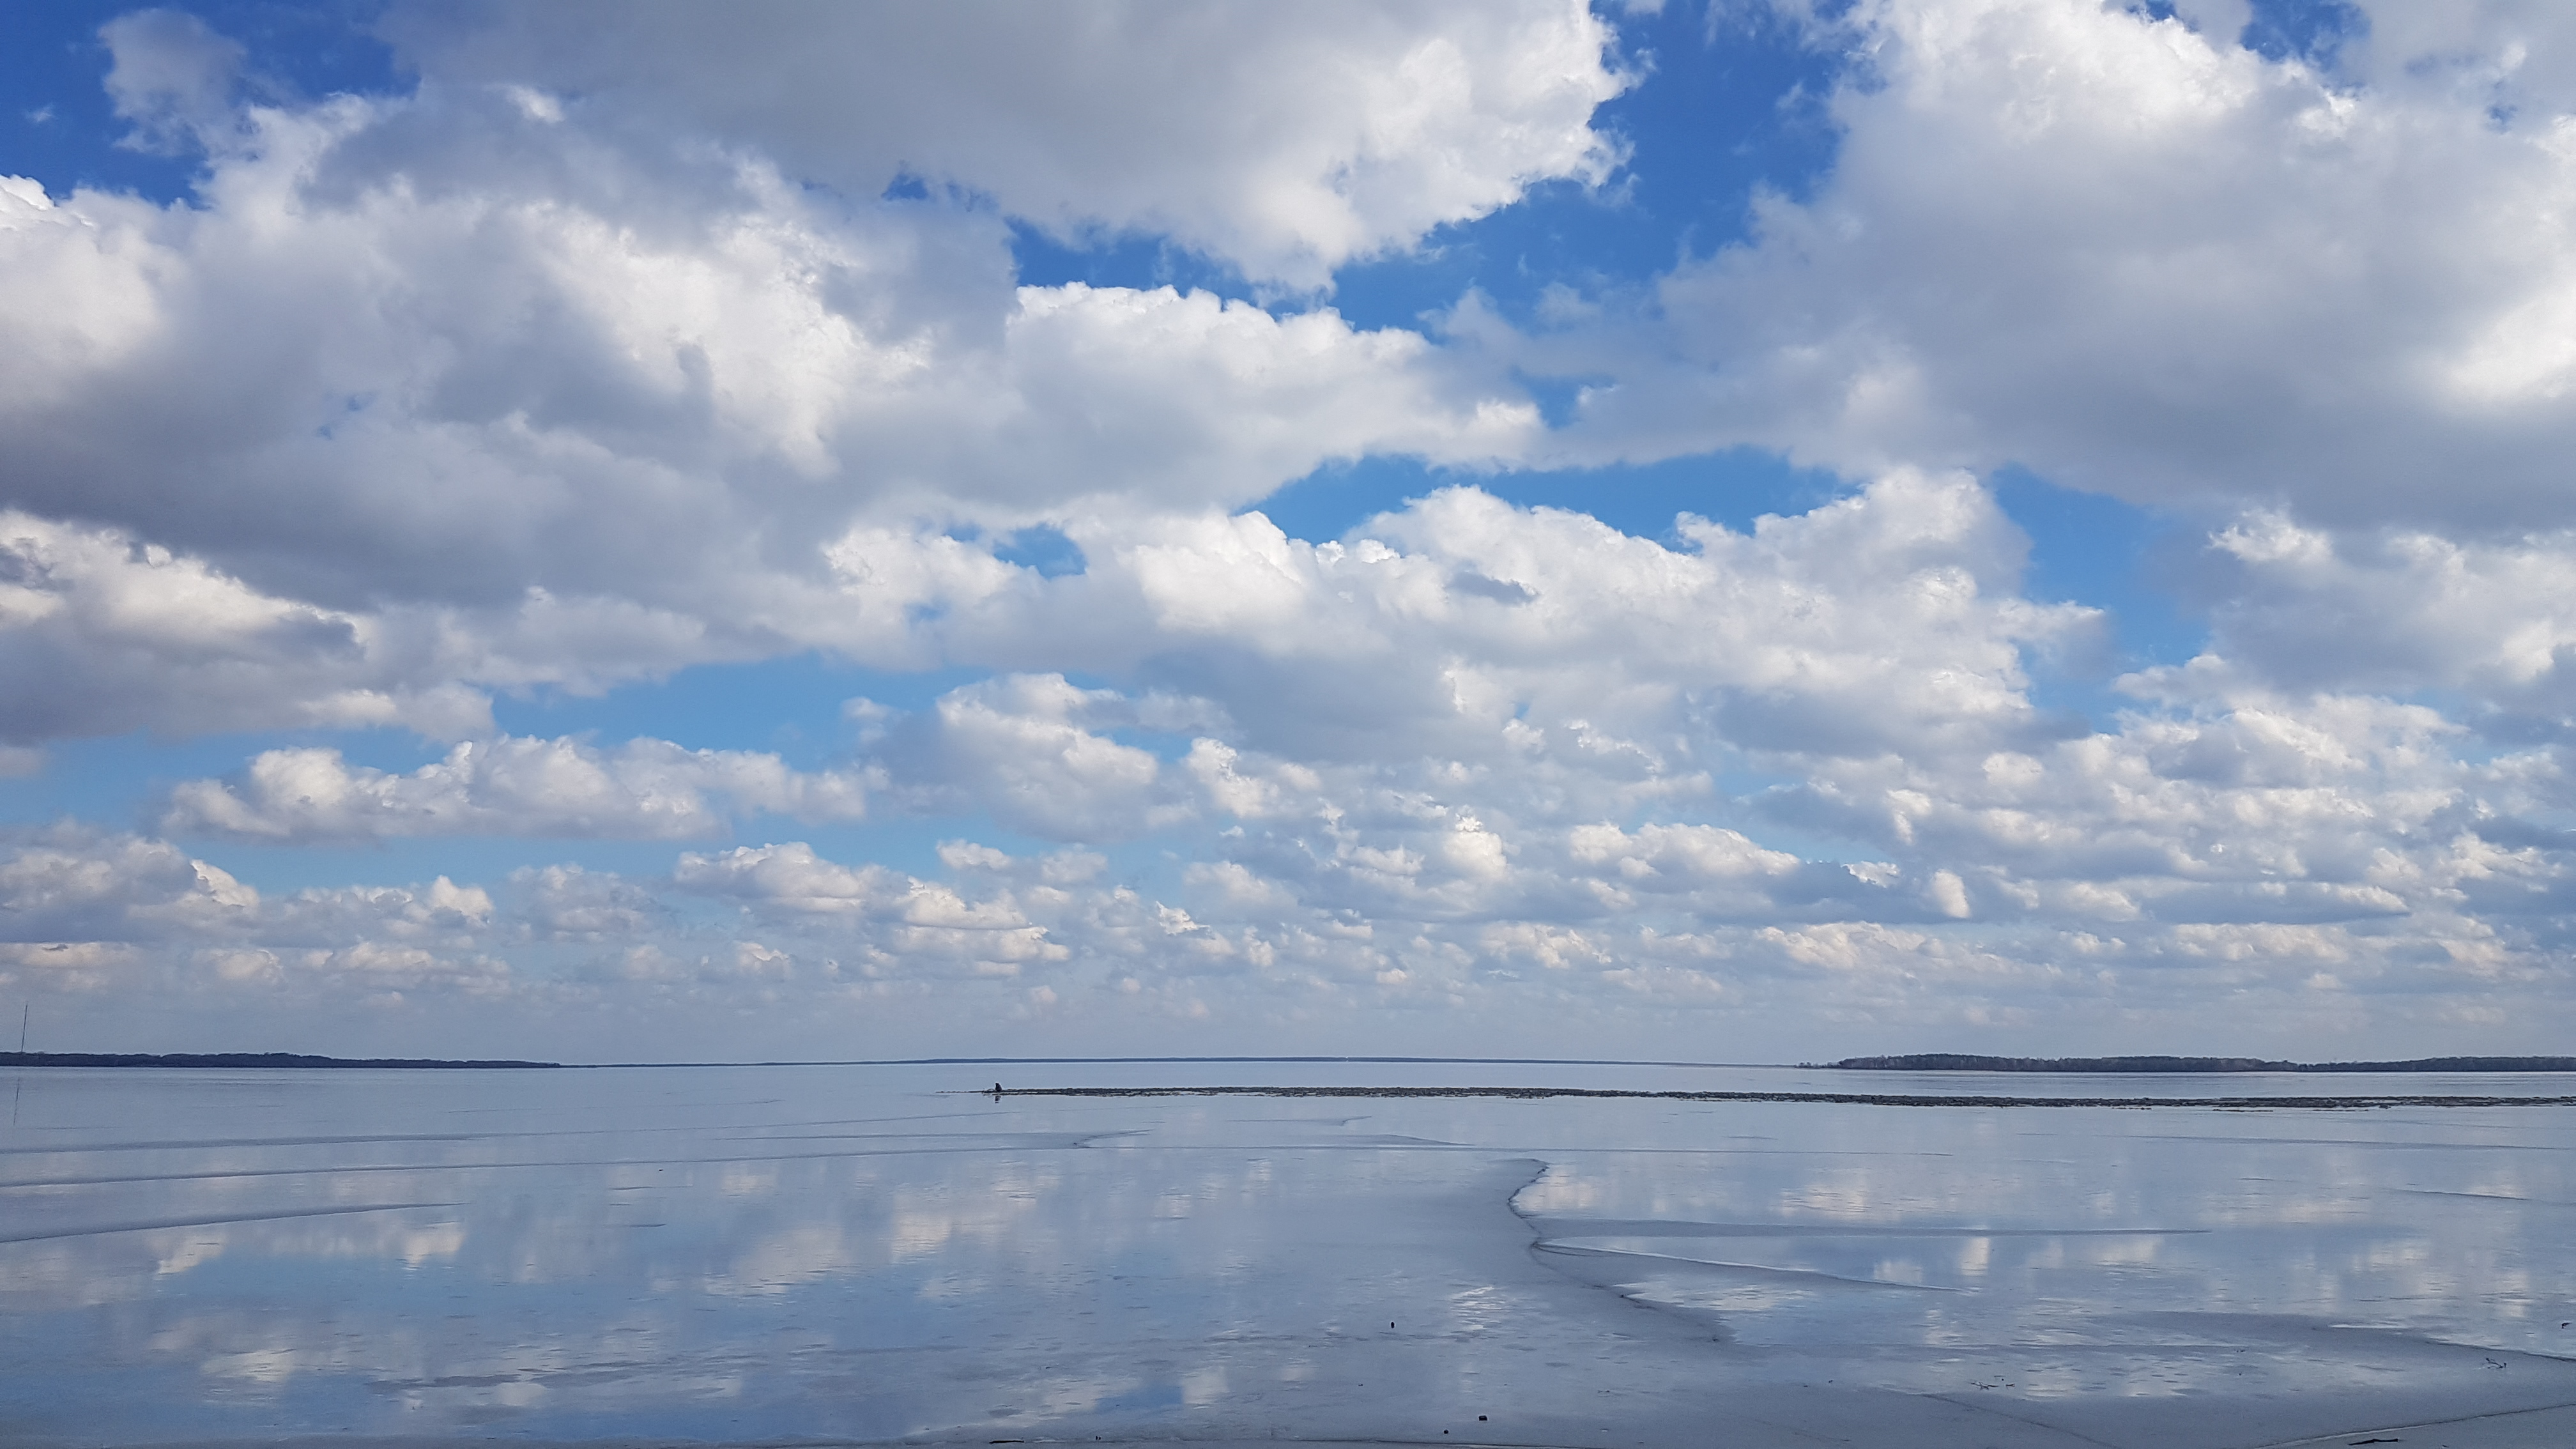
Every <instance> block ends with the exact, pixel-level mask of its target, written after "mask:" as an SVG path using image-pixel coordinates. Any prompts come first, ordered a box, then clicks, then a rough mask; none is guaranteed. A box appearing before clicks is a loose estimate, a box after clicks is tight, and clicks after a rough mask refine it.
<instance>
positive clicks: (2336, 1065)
mask: <svg viewBox="0 0 2576 1449" xmlns="http://www.w3.org/2000/svg"><path fill="white" fill-rule="evenodd" d="M1800 1065H1802V1066H1806V1065H1812V1066H1816V1067H1824V1068H1831V1069H1833V1070H1836V1071H1845V1072H2089V1073H2093V1074H2096V1075H2102V1076H2111V1075H2124V1074H2125V1075H2146V1074H2151V1073H2161V1072H2182V1073H2190V1074H2193V1075H2204V1076H2205V1075H2212V1074H2216V1073H2223V1072H2576V1057H2417V1058H2415V1059H2413V1060H2411V1061H2403V1062H2271V1061H2264V1060H2261V1059H2260V1058H2256V1057H1986V1056H1974V1055H1970V1054H1968V1053H1964V1052H1918V1053H1915V1054H1913V1055H1911V1056H1896V1057H1845V1058H1843V1059H1842V1060H1841V1061H1838V1062H1817V1063H1801V1064H1800Z"/></svg>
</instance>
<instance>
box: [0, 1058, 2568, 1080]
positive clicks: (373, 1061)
mask: <svg viewBox="0 0 2576 1449" xmlns="http://www.w3.org/2000/svg"><path fill="white" fill-rule="evenodd" d="M1155 1063H1174V1064H1181V1063H1199V1064H1226V1063H1233V1064H1242V1065H1255V1064H1296V1065H1325V1064H1351V1065H1361V1064H1379V1063H1384V1064H1401V1065H1423V1066H1437V1065H1450V1066H1569V1067H1570V1066H1591V1067H1700V1068H1719V1067H1754V1068H1768V1069H1770V1070H1799V1069H1803V1070H1808V1071H1820V1070H1823V1071H1852V1072H2070V1073H2078V1072H2080V1073H2087V1074H2092V1075H2099V1076H2123V1075H2130V1076H2143V1075H2154V1074H2198V1075H2216V1074H2225V1073H2254V1072H2388V1073H2398V1072H2576V1057H2418V1058H2415V1059H2413V1060H2409V1061H2398V1062H2279V1061H2265V1060H2262V1059H2259V1058H2255V1057H2170V1056H2137V1057H1990V1056H1977V1055H1972V1054H1968V1053H1963V1052H1920V1053H1915V1054H1912V1055H1907V1056H1881V1057H1845V1058H1844V1059H1842V1060H1841V1061H1838V1062H1800V1063H1797V1064H1796V1067H1795V1068H1792V1067H1790V1066H1789V1065H1788V1064H1786V1063H1769V1062H1675V1061H1635V1060H1627V1059H1621V1058H1604V1057H1371V1056H1277V1057H1250V1056H1178V1057H905V1058H851V1059H843V1060H832V1061H743V1062H535V1061H518V1060H513V1059H490V1060H486V1059H474V1060H456V1059H451V1058H445V1057H326V1056H315V1055H311V1054H309V1053H303V1052H0V1068H8V1067H141V1068H155V1067H159V1068H168V1067H195V1068H257V1069H266V1070H278V1069H289V1070H298V1071H308V1070H331V1069H351V1068H375V1069H379V1070H433V1071H435V1070H448V1071H458V1070H465V1071H609V1070H633V1069H637V1068H648V1067H928V1066H1043V1065H1097V1066H1143V1065H1152V1064H1155Z"/></svg>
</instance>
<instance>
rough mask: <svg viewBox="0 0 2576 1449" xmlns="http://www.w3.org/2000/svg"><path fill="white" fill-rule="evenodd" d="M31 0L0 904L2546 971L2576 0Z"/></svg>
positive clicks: (2565, 626)
mask: <svg viewBox="0 0 2576 1449" xmlns="http://www.w3.org/2000/svg"><path fill="white" fill-rule="evenodd" d="M711 14H712V12H707V11H702V10H698V9H695V8H692V7H688V6H682V5H644V6H617V7H585V6H581V5H555V6H546V7H523V6H512V5H492V6H480V7H467V8H457V7H429V6H412V5H407V4H401V3H392V4H384V3H370V4H333V5H293V4H275V3H260V4H238V5H211V6H198V7H181V8H173V9H161V10H149V11H137V10H129V9H126V8H123V7H117V6H86V5H52V6H39V7H33V8H31V9H29V10H27V11H26V12H24V14H23V16H22V19H21V25H20V28H19V31H18V38H17V41H16V43H14V44H13V45H12V46H11V47H10V48H9V52H8V54H7V55H6V56H5V57H0V89H5V91H6V93H7V101H8V104H7V107H6V109H5V114H0V176H8V177H13V178H18V179H16V180H13V181H11V182H9V183H7V185H8V189H7V191H6V194H5V195H0V247H5V248H6V249H7V252H8V256H7V259H6V262H5V266H4V267H0V331H5V332H6V333H7V337H6V339H5V341H6V344H7V345H6V348H5V351H6V353H7V354H8V355H9V356H10V357H12V358H13V359H14V362H13V363H12V364H11V365H10V367H9V369H8V371H7V373H6V375H5V376H0V399H5V402H0V427H5V429H6V430H7V432H6V436H7V437H8V438H9V439H10V442H11V447H10V448H9V450H8V451H9V455H10V456H9V461H8V463H7V464H6V465H5V468H0V487H5V489H6V493H7V496H6V497H0V589H5V592H0V671H5V673H6V676H7V677H8V678H9V679H10V680H11V682H12V688H11V689H10V690H9V691H8V694H9V696H10V697H11V700H12V702H11V703H10V704H8V705H7V706H6V707H5V708H0V765H4V766H5V767H6V775H5V778H0V829H5V830H6V831H7V832H8V833H7V835H6V836H5V838H0V852H5V853H0V905H6V906H7V907H8V910H7V913H6V914H5V915H0V935H5V936H6V937H7V939H6V940H5V941H0V990H5V991H7V992H10V993H14V995H16V996H17V997H20V998H23V999H24V1000H25V1001H26V1002H28V1003H30V1004H31V1005H32V1006H33V1007H34V1008H35V1011H36V1014H37V1015H38V1016H40V1017H42V1018H45V1019H46V1020H48V1021H49V1022H51V1023H52V1025H51V1026H50V1027H49V1028H48V1030H49V1031H50V1032H52V1033H54V1034H55V1035H54V1040H55V1041H56V1042H57V1043H58V1044H61V1045H65V1046H69V1045H72V1044H75V1043H77V1044H80V1045H83V1046H89V1047H96V1048H100V1049H106V1048H111V1047H129V1048H139V1047H168V1048H181V1047H204V1048H207V1049H214V1048H217V1047H220V1048H225V1049H234V1048H242V1049H248V1048H263V1047H275V1048H283V1049H297V1050H340V1049H346V1050H357V1049H361V1048H363V1049H367V1050H395V1049H399V1050H402V1051H406V1052H414V1051H417V1052H424V1053H446V1052H455V1053H462V1052H466V1051H469V1050H471V1051H475V1052H482V1051H486V1050H489V1049H492V1048H491V1044H493V1043H501V1044H504V1045H506V1046H507V1048H508V1049H509V1050H512V1051H515V1052H520V1053H531V1054H539V1055H546V1056H551V1057H559V1058H564V1059H579V1060H597V1059H608V1058H618V1059H625V1058H638V1057H641V1058H651V1057H655V1056H667V1055H678V1056H685V1057H703V1056H705V1055H709V1054H711V1053H713V1054H723V1053H734V1054H740V1055H746V1056H757V1057H777V1056H793V1055H814V1054H820V1055H849V1054H891V1055H913V1054H919V1053H921V1052H968V1053H986V1054H989V1053H1009V1052H1015V1051H1022V1052H1046V1053H1062V1052H1077V1053H1078V1052H1082V1051H1093V1050H1096V1051H1103V1052H1131V1051H1148V1052H1150V1051H1174V1052H1196V1051H1211V1050H1221V1051H1269V1050H1276V1051H1281V1052H1316V1051H1321V1052H1339V1051H1365V1050H1388V1051H1403V1052H1419V1053H1433V1054H1437V1053H1441V1052H1448V1051H1461V1052H1464V1051H1469V1050H1470V1048H1471V1047H1473V1048H1475V1049H1478V1050H1481V1049H1482V1048H1483V1047H1486V1046H1492V1047H1496V1048H1503V1047H1508V1048H1509V1049H1510V1051H1511V1052H1513V1053H1519V1054H1531V1053H1536V1054H1555V1053H1560V1052H1561V1053H1562V1054H1566V1055H1624V1054H1635V1055H1640V1056H1649V1057H1671V1056H1675V1055H1704V1056H1709V1057H1716V1058H1727V1059H1762V1058H1766V1057H1772V1056H1781V1057H1816V1056H1832V1055H1841V1054H1844V1053H1845V1052H1862V1051H1878V1050H1907V1049H1942V1048H1950V1049H1974V1050H2012V1051H2025V1050H2057V1049H2065V1050H2106V1051H2107V1050H2120V1051H2152V1050H2175V1051H2213V1052H2217V1051H2226V1052H2238V1051H2243V1052H2259V1053H2262V1054H2266V1055H2292V1056H2337V1055H2344V1056H2350V1055H2403V1054H2411V1053H2416V1052H2419V1051H2420V1052H2421V1053H2426V1054H2430V1053H2435V1052H2459V1051H2477V1050H2490V1049H2491V1050H2495V1051H2522V1050H2538V1049H2544V1048H2546V1047H2547V1046H2548V1045H2549V1044H2550V1043H2552V1042H2554V1041H2555V1040H2556V1037H2557V1034H2559V1033H2561V1032H2562V1031H2563V1028H2564V1027H2565V1025H2566V1023H2567V1021H2568V1006H2567V1003H2568V982H2567V979H2566V967H2565V960H2566V957H2565V945H2564V943H2565V941H2566V939H2567V929H2566V927H2567V918H2566V916H2565V914H2564V907H2563V905H2562V904H2561V899H2562V894H2563V892H2564V890H2565V887H2564V885H2563V884H2562V882H2563V880H2564V879H2565V873H2566V870H2567V868H2568V864H2569V862H2568V859H2567V856H2566V853H2565V850H2564V848H2563V846H2562V843H2561V842H2562V841H2564V840H2565V839H2567V838H2569V837H2567V835H2566V833H2565V832H2566V831H2567V829H2568V828H2569V825H2570V823H2571V822H2570V821H2569V820H2568V819H2567V816H2568V808H2567V807H2568V792H2567V788H2566V783H2565V779H2564V774H2563V769H2564V767H2563V765H2562V761H2561V752H2562V746H2561V743H2560V742H2561V740H2562V739H2563V738H2564V737H2565V734H2566V724H2565V721H2566V720H2567V718H2568V717H2569V715H2568V711H2569V703H2568V700H2569V690H2568V687H2567V685H2566V683H2565V682H2564V681H2562V678H2561V670H2560V665H2559V662H2558V661H2559V658H2560V654H2561V651H2562V649H2563V647H2564V641H2567V640H2569V639H2571V638H2576V605H2570V604H2569V603H2568V602H2567V600H2568V599H2569V598H2571V597H2576V594H2571V592H2570V590H2569V589H2568V588H2567V587H2566V585H2567V584H2568V583H2569V582H2571V581H2576V542H2571V537H2576V535H2571V534H2570V533H2569V529H2570V526H2571V523H2576V520H2571V519H2570V518H2569V517H2568V512H2569V510H2568V508H2567V505H2566V503H2565V501H2564V499H2565V489H2564V486H2563V483H2562V482H2561V477H2562V472H2563V470H2562V468H2561V465H2560V463H2559V459H2561V458H2563V457H2564V456H2566V454H2565V451H2564V447H2563V444H2564V442H2566V441H2568V440H2566V439H2563V438H2562V437H2561V433H2562V431H2563V430H2566V429H2567V428H2568V427H2569V424H2570V421H2571V418H2570V414H2569V410H2568V408H2567V406H2566V402H2565V398H2566V393H2567V389H2568V388H2569V387H2570V386H2571V385H2576V353H2570V352H2569V351H2568V350H2567V349H2566V348H2565V346H2564V344H2563V342H2562V341H2561V340H2560V339H2562V338H2563V337H2564V336H2565V335H2566V332H2565V328H2566V326H2567V325H2570V322H2571V319H2576V311H2571V310H2570V304H2569V303H2568V302H2567V301H2566V299H2567V298H2568V297H2571V296H2576V249H2571V248H2569V247H2568V245H2567V243H2566V239H2565V238H2566V228H2565V224H2564V219H2565V217H2566V216H2568V215H2569V214H2571V210H2576V207H2571V203H2570V202H2569V201H2568V200H2567V198H2571V197H2576V186H2571V182H2576V177H2571V175H2570V174H2569V171H2568V167H2569V166H2570V164H2571V163H2569V162H2568V161H2567V160H2566V159H2565V158H2564V157H2563V156H2561V155H2560V153H2559V150H2558V149H2555V143H2554V141H2553V137H2554V135H2555V134H2556V133H2555V131H2554V130H2553V128H2554V127H2555V126H2556V125H2557V124H2558V122H2559V118H2561V117H2563V116H2566V115H2568V114H2569V113H2570V111H2571V107H2576V28H2571V27H2570V26H2569V25H2568V24H2567V23H2566V22H2563V21H2561V20H2559V19H2558V18H2557V17H2556V16H2555V15H2554V14H2553V13H2551V12H2550V11H2549V10H2548V9H2547V8H2546V7H2516V6H2510V5H2496V6H2489V7H2484V8H2482V9H2480V10H2477V11H2476V12H2474V13H2469V12H2462V13H2459V14H2455V15H2449V16H2447V17H2443V16H2427V15H2424V14H2420V13H2416V12H2415V11H2412V10H2405V9H2397V10H2389V9H2384V8H2383V7H2378V6H2367V5H2364V6H2356V5H2347V4H2340V3H2338V4H2326V5H2315V4H2272V3H2267V4H2260V5H2252V4H2245V3H2230V0H2199V3H2194V4H2176V5H2171V6H2164V5H2121V4H2108V5H2104V4H2095V3H2089V0H1869V3H1858V4H1851V5H1834V6H1816V5H1813V4H1806V3H1793V0H1775V3H1770V4H1763V3H1740V0H1728V3H1711V4H1705V5H1692V4H1684V3H1670V4H1666V5H1662V6H1632V7H1622V6H1602V7H1598V8H1594V9H1589V10H1587V9H1585V8H1584V7H1582V6H1581V5H1568V4H1563V3H1535V0H1533V3H1526V4H1509V5H1486V4H1479V5H1457V6H1450V5H1443V4H1430V3H1426V4H1424V5H1422V6H1418V7H1412V8H1409V9H1406V10H1403V11H1401V12H1394V11H1389V10H1386V9H1384V8H1382V7H1367V6H1351V7H1340V6H1333V5H1319V6H1315V7H1300V8H1298V9H1297V10H1296V11H1295V12H1293V13H1280V14H1253V13H1249V12H1242V11H1233V10H1228V9H1225V8H1221V7H1211V8H1209V9H1206V10H1195V11H1182V12H1173V14H1172V15H1171V16H1166V17H1164V18H1163V20H1162V21H1161V22H1160V23H1158V22H1157V21H1156V19H1155V17H1156V16H1160V15H1162V12H1159V11H1150V12H1149V11H1148V10H1146V9H1140V8H1136V7H1129V6H1123V5H1113V4H1102V5H1098V6H1089V7H1078V8H1068V9H1066V10H1064V11H1062V12H1060V13H1056V14H1054V15H1052V16H1051V17H1050V19H1049V20H1048V21H1047V22H1046V23H1045V24H1042V25H1040V24H1029V23H1023V20H1021V19H1014V18H1013V17H1011V16H1009V15H1006V14H1005V13H1004V12H1003V11H1002V10H999V9H988V8H986V7H981V6H974V5H967V6H954V7H938V8H936V9H918V10H902V9H870V10H849V9H845V8H842V7H828V6H807V5H794V4H783V5H776V6H771V7H767V8H764V9H760V10H757V11H754V12H748V18H747V19H746V20H744V21H743V22H742V23H739V24H731V25H719V24H717V23H715V22H714V21H713V20H712V19H711Z"/></svg>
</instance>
